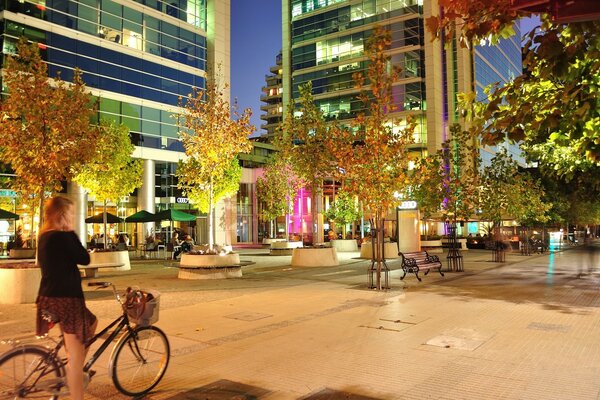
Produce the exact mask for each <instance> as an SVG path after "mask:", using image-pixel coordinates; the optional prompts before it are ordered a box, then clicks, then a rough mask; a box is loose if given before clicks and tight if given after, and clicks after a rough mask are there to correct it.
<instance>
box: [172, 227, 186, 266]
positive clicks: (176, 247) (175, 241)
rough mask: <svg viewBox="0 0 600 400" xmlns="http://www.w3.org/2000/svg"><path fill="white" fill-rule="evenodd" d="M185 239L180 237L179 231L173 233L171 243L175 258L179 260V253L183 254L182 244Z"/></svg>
mask: <svg viewBox="0 0 600 400" xmlns="http://www.w3.org/2000/svg"><path fill="white" fill-rule="evenodd" d="M182 243H183V241H181V240H180V239H179V233H178V232H177V231H176V232H175V233H173V238H172V239H171V244H172V245H173V260H177V257H179V254H181V251H182V250H181V244H182Z"/></svg>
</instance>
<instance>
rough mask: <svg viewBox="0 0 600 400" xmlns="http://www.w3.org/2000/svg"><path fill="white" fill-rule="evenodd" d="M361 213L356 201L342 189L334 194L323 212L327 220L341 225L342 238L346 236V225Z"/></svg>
mask: <svg viewBox="0 0 600 400" xmlns="http://www.w3.org/2000/svg"><path fill="white" fill-rule="evenodd" d="M361 215H362V213H361V212H360V209H359V208H358V201H357V200H356V199H355V198H354V196H352V195H350V194H349V193H348V192H346V191H344V190H342V191H340V192H338V193H337V194H336V196H335V199H334V200H333V204H332V205H331V207H329V210H327V212H326V213H325V217H326V218H327V219H328V220H330V221H333V222H335V224H336V225H339V226H341V227H342V238H345V237H346V225H348V224H351V223H352V222H354V221H356V220H357V219H358V218H360V217H361Z"/></svg>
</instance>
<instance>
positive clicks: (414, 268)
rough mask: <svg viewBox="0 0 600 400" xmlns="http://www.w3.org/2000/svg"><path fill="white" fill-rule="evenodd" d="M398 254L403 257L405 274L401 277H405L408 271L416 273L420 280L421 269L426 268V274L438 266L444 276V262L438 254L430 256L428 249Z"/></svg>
mask: <svg viewBox="0 0 600 400" xmlns="http://www.w3.org/2000/svg"><path fill="white" fill-rule="evenodd" d="M398 255H399V256H400V257H402V271H404V275H402V277H401V278H400V279H401V280H402V279H404V277H405V276H406V274H407V273H409V272H411V273H414V274H415V276H416V277H417V279H418V280H419V282H420V281H421V278H419V271H421V270H424V271H425V275H427V274H428V273H429V270H430V269H432V268H437V270H438V272H439V273H440V275H442V276H444V273H443V272H442V263H441V261H440V259H439V257H438V256H430V255H429V254H427V252H426V251H415V252H412V253H402V252H399V253H398Z"/></svg>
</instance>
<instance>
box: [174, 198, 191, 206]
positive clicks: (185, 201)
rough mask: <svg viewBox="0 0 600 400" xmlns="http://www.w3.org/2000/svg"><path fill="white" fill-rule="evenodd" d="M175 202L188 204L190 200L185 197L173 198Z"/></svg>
mask: <svg viewBox="0 0 600 400" xmlns="http://www.w3.org/2000/svg"><path fill="white" fill-rule="evenodd" d="M175 202H176V203H179V204H188V203H189V202H190V199H188V198H187V197H177V198H175Z"/></svg>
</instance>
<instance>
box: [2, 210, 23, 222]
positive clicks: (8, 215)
mask: <svg viewBox="0 0 600 400" xmlns="http://www.w3.org/2000/svg"><path fill="white" fill-rule="evenodd" d="M8 219H19V216H18V215H17V214H15V213H11V212H10V211H6V210H3V209H1V208H0V220H2V221H4V220H8Z"/></svg>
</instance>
